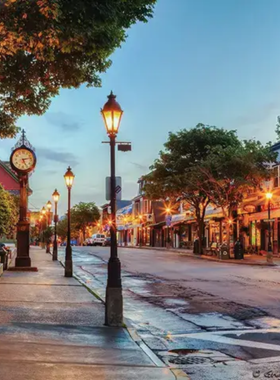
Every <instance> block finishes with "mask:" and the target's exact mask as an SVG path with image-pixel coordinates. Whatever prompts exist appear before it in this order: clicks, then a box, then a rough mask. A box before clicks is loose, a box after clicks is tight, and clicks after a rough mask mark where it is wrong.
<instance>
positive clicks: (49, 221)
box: [47, 201, 52, 227]
mask: <svg viewBox="0 0 280 380" xmlns="http://www.w3.org/2000/svg"><path fill="white" fill-rule="evenodd" d="M51 209H52V202H51V201H48V203H47V210H48V227H49V226H50V224H51Z"/></svg>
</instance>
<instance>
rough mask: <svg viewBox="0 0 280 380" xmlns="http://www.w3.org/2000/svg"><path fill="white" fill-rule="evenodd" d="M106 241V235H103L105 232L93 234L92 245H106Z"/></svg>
mask: <svg viewBox="0 0 280 380" xmlns="http://www.w3.org/2000/svg"><path fill="white" fill-rule="evenodd" d="M105 242H106V236H105V235H103V234H94V235H92V245H93V246H95V245H100V246H102V245H103V246H104V245H105Z"/></svg>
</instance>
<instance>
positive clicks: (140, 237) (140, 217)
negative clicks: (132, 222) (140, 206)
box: [139, 215, 143, 248]
mask: <svg viewBox="0 0 280 380" xmlns="http://www.w3.org/2000/svg"><path fill="white" fill-rule="evenodd" d="M139 220H140V234H139V248H142V236H143V230H142V228H143V215H139Z"/></svg>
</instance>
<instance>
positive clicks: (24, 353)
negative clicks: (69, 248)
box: [0, 248, 174, 380]
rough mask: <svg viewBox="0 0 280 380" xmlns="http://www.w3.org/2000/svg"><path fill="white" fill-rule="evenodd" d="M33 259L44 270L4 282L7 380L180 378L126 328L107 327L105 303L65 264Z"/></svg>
mask: <svg viewBox="0 0 280 380" xmlns="http://www.w3.org/2000/svg"><path fill="white" fill-rule="evenodd" d="M31 256H32V264H33V265H36V266H37V267H38V272H9V271H6V272H5V273H4V276H2V277H1V278H0V379H1V380H14V379H15V380H16V379H21V380H39V379H40V380H41V379H45V380H58V379H60V380H61V379H70V380H74V379H78V378H81V379H84V380H93V379H94V380H95V379H102V380H109V379H110V380H111V379H112V378H114V379H116V380H131V379H135V380H138V379H139V380H140V379H141V380H143V379H154V380H164V379H166V380H174V375H173V374H172V372H171V371H170V370H169V369H168V368H166V366H165V365H164V364H163V363H162V365H161V366H157V365H156V364H155V363H154V361H153V360H152V359H151V357H150V356H148V355H147V353H146V352H145V351H144V350H143V349H142V348H141V347H140V345H139V344H138V343H137V342H136V341H135V340H133V339H132V337H131V336H130V334H129V332H128V331H127V330H126V329H124V328H111V327H106V326H104V312H105V311H104V304H103V303H102V302H101V301H100V300H99V299H97V298H96V297H95V296H94V295H93V294H91V293H90V292H89V291H88V290H87V289H86V288H85V286H83V285H82V284H81V283H79V282H78V281H77V280H76V279H75V278H65V277H64V269H63V267H62V266H61V264H60V263H59V262H53V261H52V258H51V256H50V255H49V254H46V253H45V252H44V251H43V250H41V249H38V248H32V249H31Z"/></svg>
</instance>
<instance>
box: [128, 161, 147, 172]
mask: <svg viewBox="0 0 280 380" xmlns="http://www.w3.org/2000/svg"><path fill="white" fill-rule="evenodd" d="M131 164H132V165H134V166H136V167H137V168H138V169H140V170H142V171H147V170H148V166H146V165H142V164H138V163H137V162H131Z"/></svg>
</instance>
